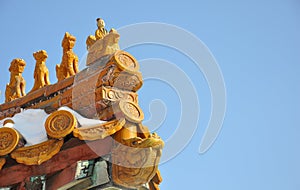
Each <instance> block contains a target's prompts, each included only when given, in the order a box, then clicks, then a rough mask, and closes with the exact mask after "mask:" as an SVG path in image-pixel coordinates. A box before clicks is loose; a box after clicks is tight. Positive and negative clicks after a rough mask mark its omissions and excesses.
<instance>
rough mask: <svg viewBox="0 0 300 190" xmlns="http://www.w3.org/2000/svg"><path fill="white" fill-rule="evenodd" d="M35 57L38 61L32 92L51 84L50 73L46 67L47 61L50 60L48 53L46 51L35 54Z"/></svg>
mask: <svg viewBox="0 0 300 190" xmlns="http://www.w3.org/2000/svg"><path fill="white" fill-rule="evenodd" d="M33 57H34V59H35V60H36V63H35V69H34V75H33V76H34V85H33V88H32V89H31V91H30V92H33V91H35V90H37V89H39V88H42V87H44V86H47V85H49V84H50V80H49V71H48V68H47V66H46V59H47V58H48V54H47V52H46V51H45V50H40V51H37V52H34V53H33Z"/></svg>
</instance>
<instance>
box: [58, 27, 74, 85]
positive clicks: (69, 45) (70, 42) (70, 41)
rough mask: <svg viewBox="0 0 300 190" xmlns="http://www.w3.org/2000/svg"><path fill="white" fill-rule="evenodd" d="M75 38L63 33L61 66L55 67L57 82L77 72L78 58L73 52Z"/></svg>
mask: <svg viewBox="0 0 300 190" xmlns="http://www.w3.org/2000/svg"><path fill="white" fill-rule="evenodd" d="M75 42H76V38H75V36H72V35H71V34H69V33H68V32H66V33H65V36H64V39H63V41H62V47H63V56H62V61H61V64H60V65H59V64H58V65H56V77H57V79H58V81H61V80H63V79H65V78H68V77H70V76H73V75H75V74H76V73H78V72H79V70H78V57H77V55H76V54H75V53H74V52H73V48H74V46H75Z"/></svg>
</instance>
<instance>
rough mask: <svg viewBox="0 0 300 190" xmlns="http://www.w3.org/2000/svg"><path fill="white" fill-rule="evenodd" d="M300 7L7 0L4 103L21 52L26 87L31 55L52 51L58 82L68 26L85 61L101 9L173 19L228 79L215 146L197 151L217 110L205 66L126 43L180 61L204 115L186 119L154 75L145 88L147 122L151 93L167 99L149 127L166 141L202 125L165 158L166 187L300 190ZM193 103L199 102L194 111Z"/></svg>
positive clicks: (1, 57) (0, 41)
mask: <svg viewBox="0 0 300 190" xmlns="http://www.w3.org/2000/svg"><path fill="white" fill-rule="evenodd" d="M299 10H300V2H299V1H298V0H285V1H280V0H273V1H271V0H264V1H259V0H252V1H249V0H246V1H234V0H229V1H216V0H212V1H202V0H200V1H196V0H194V1H179V2H175V1H170V0H165V1H158V0H153V1H149V2H148V1H147V2H146V1H145V2H141V1H136V0H131V1H126V2H124V1H103V2H102V1H96V0H94V1H70V0H68V1H58V0H53V1H33V0H28V1H16V0H11V1H1V2H0V22H1V35H0V65H1V69H0V70H1V71H0V90H1V92H2V94H1V97H0V101H1V102H3V101H4V94H3V93H4V91H5V84H6V83H8V81H9V72H8V67H9V64H10V62H11V60H12V59H14V58H17V57H20V58H23V59H25V61H26V62H27V66H26V68H25V71H24V73H23V77H24V78H25V79H26V81H27V87H26V89H27V92H28V91H29V90H30V89H31V88H32V86H33V70H34V65H35V61H34V59H33V56H32V53H33V52H35V51H37V50H40V49H45V50H46V51H47V52H48V55H49V58H48V60H47V66H48V69H49V71H50V81H51V82H52V83H55V82H56V77H55V69H54V68H55V65H56V64H58V63H60V61H61V55H62V49H61V46H60V44H61V40H62V38H63V35H64V33H65V32H66V31H68V32H70V33H71V34H73V35H75V36H76V37H77V43H76V45H75V48H74V52H76V53H77V55H78V56H79V59H82V58H83V57H84V55H85V53H86V48H85V40H86V37H87V36H88V35H90V34H93V33H94V31H95V29H96V23H95V19H96V18H97V17H102V18H104V20H105V21H106V25H107V28H108V29H110V28H112V27H113V28H116V29H119V28H121V27H125V26H128V25H132V24H136V23H141V22H159V23H167V24H171V25H175V26H178V27H180V28H183V29H185V30H186V31H189V32H190V33H192V34H193V35H195V36H196V37H197V38H198V39H200V40H201V41H202V42H203V43H204V44H206V46H207V47H208V48H209V50H210V52H211V53H212V55H213V56H214V57H215V59H216V60H217V63H218V66H219V68H220V70H221V72H222V74H223V77H224V83H225V86H226V113H225V119H224V122H223V127H222V130H221V132H220V134H219V136H218V138H217V140H216V141H215V143H214V144H213V146H212V147H210V149H209V150H208V151H207V152H205V153H204V154H199V153H198V152H199V151H198V150H199V146H200V142H201V139H202V137H203V135H204V132H205V129H206V128H207V125H208V123H209V121H210V114H211V109H212V97H211V93H210V86H209V84H208V83H207V80H206V78H205V73H203V72H201V71H199V70H198V69H197V68H196V67H195V64H194V63H193V62H192V61H191V59H190V58H189V57H187V56H185V55H183V54H182V53H181V52H180V51H178V50H175V49H173V48H170V47H166V46H162V45H158V44H142V45H137V46H134V47H131V48H128V49H127V51H128V52H130V53H131V54H132V55H134V56H135V57H136V58H137V59H138V60H139V61H140V64H142V63H143V61H142V60H144V59H149V58H150V59H153V58H157V59H161V60H166V61H168V62H170V63H171V64H173V65H175V66H177V67H178V68H180V69H181V70H182V71H183V72H184V73H185V74H186V76H188V78H189V80H190V83H191V84H192V85H193V87H194V88H195V92H196V93H197V96H198V102H199V109H200V114H196V115H197V117H198V118H197V119H199V122H198V123H197V124H195V125H194V126H180V125H179V123H180V119H181V116H182V112H181V111H182V105H180V103H181V102H182V101H181V98H182V97H181V96H180V94H178V93H176V92H178V91H179V90H181V89H176V88H174V86H172V85H174V84H167V82H162V80H155V79H149V80H147V81H146V82H145V84H144V86H143V87H142V89H141V90H140V91H139V100H140V105H141V107H142V108H143V110H144V112H145V115H146V121H145V122H148V121H147V120H151V119H150V118H151V114H152V116H153V117H155V114H154V113H151V111H149V108H148V107H149V104H150V103H151V101H152V100H157V99H159V100H160V101H158V102H160V106H161V105H164V107H161V109H159V110H158V111H161V112H162V114H166V118H165V119H164V120H163V121H162V124H161V125H159V126H157V127H153V126H149V128H151V129H153V131H155V132H157V133H158V134H159V135H161V136H162V138H163V139H164V140H165V141H166V143H168V142H169V141H168V140H169V139H170V138H171V137H172V135H174V134H175V133H176V129H177V128H180V127H183V128H184V127H186V128H195V129H196V131H195V133H194V135H193V136H191V139H190V141H189V143H188V145H187V146H186V147H185V149H184V150H182V151H180V153H179V154H177V155H176V156H175V157H173V158H172V159H170V160H168V161H166V162H164V163H162V164H161V165H160V170H161V173H162V176H163V178H164V181H163V183H162V184H161V189H162V190H181V189H205V190H223V189H226V190H240V189H243V190H253V189H264V190H282V189H288V190H298V189H300V181H299V176H300V149H299V145H300V128H299V126H300V125H299V124H300V115H299V114H300V100H299V97H300V85H299V82H300V78H299V74H300V64H299V63H300V36H299V29H300V22H299V19H300V11H299ZM157 30H160V28H157ZM170 35H171V36H172V33H170ZM122 38H125V37H123V36H121V39H120V41H121V42H122ZM124 40H125V39H124ZM174 40H175V41H176V40H177V41H180V38H175V39H174ZM180 42H181V41H180ZM183 43H185V42H183ZM81 67H83V65H81ZM155 69H158V70H159V68H155ZM164 72H166V73H165V74H166V75H167V74H168V72H167V71H165V70H162V71H161V73H164ZM175 86H176V85H175ZM186 93H187V94H188V93H190V92H186ZM195 104H196V102H195ZM159 108H160V107H159ZM162 108H164V109H162ZM164 110H165V113H164ZM195 111H196V110H194V109H192V108H191V109H190V110H189V114H190V115H194V114H193V113H194V112H195ZM157 117H158V116H157ZM152 119H155V118H152ZM191 119H192V118H191ZM148 123H151V122H148ZM178 143H182V142H181V141H180V140H179V141H178Z"/></svg>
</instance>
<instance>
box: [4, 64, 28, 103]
mask: <svg viewBox="0 0 300 190" xmlns="http://www.w3.org/2000/svg"><path fill="white" fill-rule="evenodd" d="M25 65H26V62H25V61H24V60H23V59H14V60H12V62H11V63H10V67H9V71H10V81H9V83H8V84H7V85H6V90H5V102H10V101H12V100H14V99H17V98H20V97H22V96H25V95H26V93H25V86H26V81H25V80H24V78H23V77H22V73H23V71H24V68H25Z"/></svg>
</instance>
